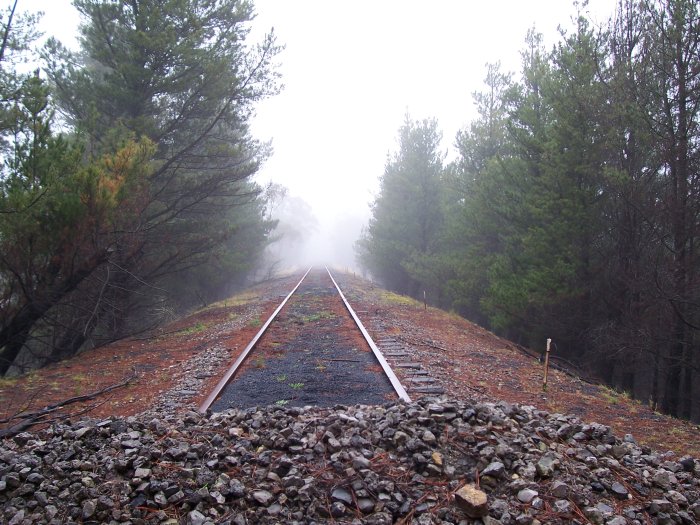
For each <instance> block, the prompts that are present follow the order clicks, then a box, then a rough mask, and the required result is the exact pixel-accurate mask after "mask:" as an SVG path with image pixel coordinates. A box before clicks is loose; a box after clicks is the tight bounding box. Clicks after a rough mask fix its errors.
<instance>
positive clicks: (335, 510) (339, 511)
mask: <svg viewBox="0 0 700 525" xmlns="http://www.w3.org/2000/svg"><path fill="white" fill-rule="evenodd" d="M345 511H346V507H345V505H343V504H342V503H341V502H340V501H334V502H333V504H332V505H331V516H333V517H334V518H340V517H342V516H344V515H345Z"/></svg>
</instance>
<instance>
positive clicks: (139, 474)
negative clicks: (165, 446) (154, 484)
mask: <svg viewBox="0 0 700 525" xmlns="http://www.w3.org/2000/svg"><path fill="white" fill-rule="evenodd" d="M150 476H151V469H150V468H137V469H136V470H135V471H134V477H135V478H148V477H150Z"/></svg>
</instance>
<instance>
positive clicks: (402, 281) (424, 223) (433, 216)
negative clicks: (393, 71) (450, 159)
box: [358, 116, 443, 294]
mask: <svg viewBox="0 0 700 525" xmlns="http://www.w3.org/2000/svg"><path fill="white" fill-rule="evenodd" d="M440 138H441V135H440V133H439V132H438V129H437V122H436V121H435V120H424V121H422V122H415V121H412V120H411V119H410V118H409V117H408V116H407V117H406V120H405V122H404V124H403V126H402V127H401V129H400V130H399V151H398V152H397V153H395V154H394V155H393V156H391V157H390V158H389V160H388V161H387V163H386V167H385V169H384V175H383V176H382V178H381V182H380V190H379V195H378V196H377V199H376V200H375V202H374V205H373V207H372V219H371V220H370V223H369V226H368V228H367V230H366V231H365V233H364V235H363V237H362V238H361V239H360V241H358V254H359V257H360V260H361V262H362V264H363V265H365V266H366V268H367V269H369V271H370V273H371V274H372V275H374V276H375V277H376V278H378V279H379V280H380V281H382V282H383V283H384V284H385V285H386V286H388V287H390V288H391V289H393V290H396V291H398V292H400V293H408V294H418V293H419V291H421V288H422V284H423V282H422V281H421V280H420V279H419V278H418V277H417V275H416V273H415V271H414V265H415V264H416V263H417V262H418V261H419V260H420V258H421V257H422V256H425V255H430V254H431V253H433V251H434V248H435V243H436V241H437V239H438V232H439V231H440V228H441V227H442V210H441V197H440V180H441V176H442V171H443V166H442V161H443V154H442V153H440V151H439V147H440Z"/></svg>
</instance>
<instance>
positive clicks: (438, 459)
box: [430, 452, 442, 467]
mask: <svg viewBox="0 0 700 525" xmlns="http://www.w3.org/2000/svg"><path fill="white" fill-rule="evenodd" d="M430 457H431V459H432V460H433V463H435V464H436V465H437V466H438V467H442V454H440V453H439V452H433V453H432V455H431V456H430Z"/></svg>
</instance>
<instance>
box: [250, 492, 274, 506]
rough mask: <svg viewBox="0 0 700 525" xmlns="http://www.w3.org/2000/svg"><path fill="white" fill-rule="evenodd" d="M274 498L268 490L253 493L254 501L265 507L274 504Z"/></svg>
mask: <svg viewBox="0 0 700 525" xmlns="http://www.w3.org/2000/svg"><path fill="white" fill-rule="evenodd" d="M273 498H274V496H273V495H272V494H271V493H269V492H268V491H266V490H256V491H255V492H253V499H254V500H255V501H257V502H258V503H259V504H260V505H262V506H263V507H267V506H268V505H269V504H270V503H271V502H272V499H273Z"/></svg>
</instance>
